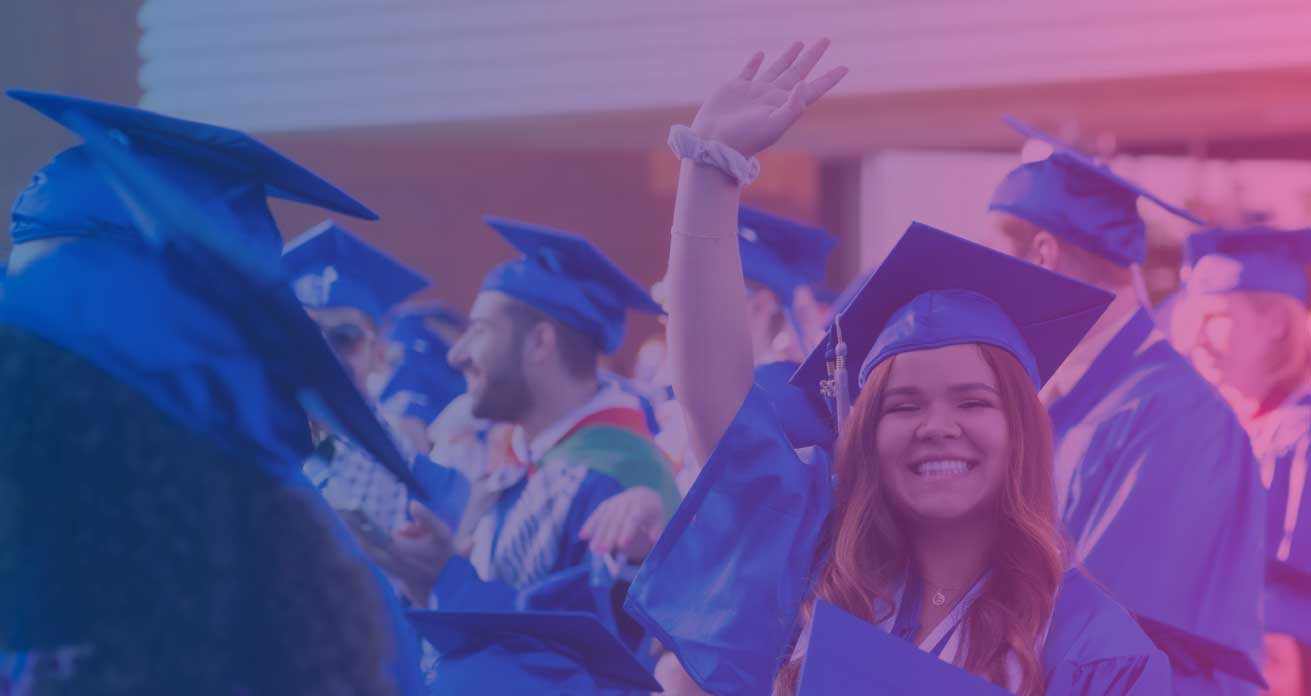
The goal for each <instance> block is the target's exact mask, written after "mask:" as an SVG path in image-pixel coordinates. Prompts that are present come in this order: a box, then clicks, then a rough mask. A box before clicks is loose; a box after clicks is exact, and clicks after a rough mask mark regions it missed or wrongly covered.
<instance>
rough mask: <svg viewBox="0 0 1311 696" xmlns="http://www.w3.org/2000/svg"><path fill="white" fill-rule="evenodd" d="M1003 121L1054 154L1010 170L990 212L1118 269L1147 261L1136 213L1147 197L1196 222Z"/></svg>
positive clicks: (1064, 147)
mask: <svg viewBox="0 0 1311 696" xmlns="http://www.w3.org/2000/svg"><path fill="white" fill-rule="evenodd" d="M1003 120H1004V121H1005V122H1006V124H1007V125H1009V126H1010V127H1011V128H1014V129H1015V130H1016V131H1019V133H1020V134H1021V135H1023V136H1025V137H1026V138H1030V139H1033V140H1040V141H1042V142H1045V143H1048V144H1049V145H1051V146H1052V147H1053V148H1054V149H1055V150H1054V152H1052V154H1051V156H1050V157H1048V158H1047V159H1045V160H1042V161H1039V162H1029V163H1027V164H1022V165H1020V166H1019V167H1016V168H1015V169H1013V170H1011V172H1010V173H1009V174H1007V175H1006V178H1005V179H1002V182H1001V185H1000V186H998V187H997V190H996V191H995V192H993V194H992V202H991V203H989V205H988V209H989V210H996V211H1001V212H1004V213H1009V214H1011V215H1014V216H1015V217H1018V218H1020V219H1022V220H1026V221H1028V222H1030V223H1033V224H1034V225H1037V226H1038V227H1041V228H1042V229H1044V230H1047V231H1048V232H1051V233H1052V234H1054V235H1057V236H1058V237H1060V238H1062V239H1065V240H1067V241H1069V242H1070V243H1072V244H1074V245H1076V246H1078V247H1080V248H1082V249H1085V250H1087V251H1090V252H1092V253H1094V254H1097V255H1098V256H1102V257H1104V258H1107V259H1110V260H1111V261H1113V262H1115V263H1117V264H1119V265H1121V266H1131V265H1134V264H1141V263H1142V262H1143V261H1144V260H1146V258H1147V225H1146V223H1144V222H1143V219H1142V216H1140V215H1139V214H1138V199H1139V198H1140V197H1141V198H1146V199H1148V200H1150V201H1152V202H1153V203H1156V204H1157V205H1159V206H1161V207H1162V208H1165V209H1166V210H1168V211H1170V212H1171V213H1174V214H1175V215H1178V216H1179V217H1181V218H1184V219H1185V220H1188V221H1190V222H1192V223H1195V224H1198V225H1201V224H1204V223H1203V222H1202V220H1201V219H1200V218H1198V217H1197V216H1195V215H1193V214H1192V213H1190V212H1188V211H1186V210H1184V209H1183V208H1179V207H1177V206H1174V205H1171V204H1170V203H1168V202H1166V201H1165V200H1163V199H1161V198H1160V197H1159V196H1156V195H1155V194H1153V193H1151V192H1150V191H1148V190H1146V189H1144V188H1143V187H1142V186H1139V185H1138V184H1135V183H1133V182H1132V181H1129V180H1128V179H1125V178H1124V177H1121V176H1119V175H1118V174H1116V173H1115V172H1112V171H1111V169H1110V168H1109V167H1107V166H1106V165H1104V164H1100V163H1098V162H1096V161H1095V160H1093V159H1092V158H1091V157H1089V156H1087V155H1085V154H1083V153H1082V152H1079V151H1078V150H1076V149H1075V148H1074V147H1073V146H1072V145H1070V144H1068V143H1066V142H1064V141H1062V140H1060V139H1058V138H1055V137H1053V136H1051V135H1048V134H1047V133H1044V132H1042V131H1040V130H1038V129H1037V128H1034V127H1033V126H1031V125H1029V124H1027V123H1024V122H1023V121H1021V120H1019V119H1017V118H1015V117H1013V116H1005V117H1003Z"/></svg>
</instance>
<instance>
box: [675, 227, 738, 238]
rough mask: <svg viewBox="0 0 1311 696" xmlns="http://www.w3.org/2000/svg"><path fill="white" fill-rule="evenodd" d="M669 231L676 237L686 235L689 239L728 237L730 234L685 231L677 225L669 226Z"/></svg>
mask: <svg viewBox="0 0 1311 696" xmlns="http://www.w3.org/2000/svg"><path fill="white" fill-rule="evenodd" d="M669 233H670V234H672V235H674V236H676V237H685V238H687V239H728V238H729V235H726V234H715V233H713V232H683V231H682V230H679V229H678V228H677V227H671V228H669Z"/></svg>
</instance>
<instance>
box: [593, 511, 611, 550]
mask: <svg viewBox="0 0 1311 696" xmlns="http://www.w3.org/2000/svg"><path fill="white" fill-rule="evenodd" d="M597 512H603V514H602V515H601V516H600V518H599V519H598V520H597V524H596V527H594V528H593V529H592V543H591V544H589V547H590V548H591V549H592V552H593V553H605V552H607V551H609V550H610V545H611V544H612V543H614V542H612V541H611V537H612V536H613V535H614V528H615V524H616V523H617V521H616V519H615V517H616V515H617V513H616V511H615V508H613V507H606V508H605V509H604V510H601V509H598V510H597Z"/></svg>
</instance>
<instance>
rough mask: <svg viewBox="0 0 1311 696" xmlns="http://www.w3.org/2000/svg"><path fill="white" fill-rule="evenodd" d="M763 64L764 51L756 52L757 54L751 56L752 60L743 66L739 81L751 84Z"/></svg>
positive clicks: (738, 77)
mask: <svg viewBox="0 0 1311 696" xmlns="http://www.w3.org/2000/svg"><path fill="white" fill-rule="evenodd" d="M763 62H765V53H764V51H756V54H755V55H754V56H751V60H749V61H747V64H746V65H744V66H742V72H740V73H738V74H737V79H739V80H746V81H748V82H750V81H751V78H753V77H755V76H756V72H757V71H759V70H760V64H761V63H763Z"/></svg>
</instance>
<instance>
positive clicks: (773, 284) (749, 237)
mask: <svg viewBox="0 0 1311 696" xmlns="http://www.w3.org/2000/svg"><path fill="white" fill-rule="evenodd" d="M737 239H738V248H739V249H740V250H741V252H742V274H743V275H745V276H746V277H747V279H748V280H754V281H756V282H757V283H760V284H762V285H764V286H765V287H767V288H769V289H770V291H771V292H773V293H774V295H776V296H777V297H778V301H779V302H780V303H782V304H783V305H785V306H791V305H792V295H793V293H795V292H796V289H797V288H798V287H800V286H803V285H812V286H816V287H819V286H822V285H823V284H824V266H825V264H826V263H827V262H828V255H829V253H830V252H832V251H833V247H834V246H836V245H837V240H836V239H834V238H833V237H832V235H830V234H829V233H828V232H825V231H824V230H821V229H819V228H818V227H811V226H809V225H803V224H801V223H799V222H795V221H793V220H788V219H787V218H782V217H779V216H777V215H771V214H769V213H766V212H765V211H763V210H757V209H755V208H748V207H747V206H742V207H740V208H739V209H738V213H737Z"/></svg>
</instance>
